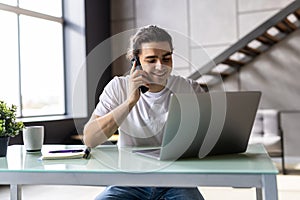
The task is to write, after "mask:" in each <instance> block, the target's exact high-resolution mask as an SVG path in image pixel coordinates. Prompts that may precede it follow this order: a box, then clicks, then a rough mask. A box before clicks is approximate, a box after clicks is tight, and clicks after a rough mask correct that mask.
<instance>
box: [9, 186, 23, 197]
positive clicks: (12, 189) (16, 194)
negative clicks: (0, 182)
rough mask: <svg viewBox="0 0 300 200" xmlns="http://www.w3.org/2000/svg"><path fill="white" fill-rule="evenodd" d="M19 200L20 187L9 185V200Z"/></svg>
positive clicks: (20, 194) (20, 195)
mask: <svg viewBox="0 0 300 200" xmlns="http://www.w3.org/2000/svg"><path fill="white" fill-rule="evenodd" d="M21 199H22V186H21V185H10V200H21Z"/></svg>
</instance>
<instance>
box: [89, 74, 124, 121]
mask: <svg viewBox="0 0 300 200" xmlns="http://www.w3.org/2000/svg"><path fill="white" fill-rule="evenodd" d="M126 92H127V81H126V79H124V78H120V77H114V78H113V79H112V80H111V81H110V82H109V83H108V84H107V85H106V86H105V88H104V90H103V92H102V93H101V95H100V97H99V102H98V104H97V106H96V109H95V111H94V113H95V114H96V115H98V116H103V115H105V114H107V113H109V112H110V111H112V110H113V109H115V108H116V107H117V106H119V105H120V104H121V103H122V102H123V101H125V99H126Z"/></svg>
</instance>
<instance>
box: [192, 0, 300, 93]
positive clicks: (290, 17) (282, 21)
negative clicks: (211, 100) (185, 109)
mask: <svg viewBox="0 0 300 200" xmlns="http://www.w3.org/2000/svg"><path fill="white" fill-rule="evenodd" d="M299 28H300V0H296V1H294V2H293V3H291V4H290V5H288V6H287V7H286V8H284V9H282V10H281V11H280V12H278V13H277V14H276V15H274V16H273V17H271V18H270V19H269V20H267V21H265V22H264V23H263V24H261V25H260V26H258V27H257V28H256V29H255V30H253V31H252V32H250V33H249V34H247V35H246V36H244V37H243V38H241V39H240V40H239V41H238V42H237V43H235V44H234V45H232V46H231V47H229V48H228V49H227V50H225V51H224V52H222V53H221V54H220V55H218V56H217V57H215V58H214V59H213V60H212V61H211V62H209V63H207V64H205V65H204V66H202V67H201V68H199V69H198V70H197V71H195V72H194V73H192V74H191V75H190V76H189V77H188V78H190V79H194V80H197V81H198V82H199V83H200V84H201V85H202V86H203V87H205V88H209V87H211V86H213V85H216V84H218V83H220V82H221V81H224V80H225V79H226V78H227V77H228V76H230V75H232V74H234V73H236V72H238V71H239V70H240V68H242V67H243V66H245V65H247V64H248V63H250V62H252V61H253V60H254V59H255V58H256V57H257V56H259V55H260V54H262V53H264V52H265V51H267V50H268V49H270V48H271V47H272V46H273V45H275V44H277V43H278V42H280V41H281V40H283V39H284V38H285V37H286V36H288V35H289V34H291V33H292V32H294V31H295V30H297V29H299Z"/></svg>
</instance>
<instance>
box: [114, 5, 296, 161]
mask: <svg viewBox="0 0 300 200" xmlns="http://www.w3.org/2000/svg"><path fill="white" fill-rule="evenodd" d="M292 2H293V1H292V0H251V1H247V0H164V1H162V0H112V1H111V25H112V26H111V32H112V34H117V33H120V32H122V31H125V30H129V29H133V28H136V27H141V26H144V25H148V24H156V25H159V26H162V27H164V28H166V29H168V30H175V31H178V32H180V33H181V34H182V35H184V36H186V37H187V38H189V40H188V41H187V42H186V44H180V45H182V46H185V47H184V48H185V50H186V54H185V55H184V56H186V60H187V62H182V61H181V60H180V59H178V58H175V61H174V70H175V71H176V72H177V73H180V74H181V75H183V76H188V75H190V74H191V72H192V71H193V67H192V66H191V64H190V63H199V62H201V61H197V59H198V60H199V59H202V57H201V55H202V53H203V49H204V50H205V51H206V52H207V54H208V56H209V57H210V58H214V57H215V56H216V55H218V54H219V53H221V52H222V51H223V50H225V49H226V48H228V47H229V46H231V45H232V44H234V43H235V42H236V41H238V40H239V39H240V38H241V37H243V36H244V35H246V34H247V33H249V32H250V31H251V30H253V29H254V28H256V27H257V26H258V25H260V24H261V23H263V22H264V21H265V20H267V19H268V18H270V17H271V16H273V15H274V14H276V13H277V12H278V11H279V10H280V9H282V8H284V7H286V6H287V5H289V4H290V3H292ZM191 41H192V42H191ZM125 44H127V43H125V42H124V43H122V44H118V45H117V46H113V47H112V48H120V46H119V45H125ZM299 44H300V31H299V30H298V31H296V32H294V33H293V34H292V35H290V36H288V37H287V38H285V39H284V40H283V41H282V42H280V43H279V44H276V45H275V46H273V47H272V48H271V49H270V50H269V51H268V52H267V53H265V54H262V55H260V56H259V57H258V58H256V59H255V60H254V61H253V62H251V63H250V64H248V65H247V66H245V67H244V68H243V69H242V70H241V71H240V73H239V74H235V75H233V76H231V77H230V78H229V79H226V82H225V83H224V85H225V89H226V90H239V89H241V90H261V91H262V92H263V96H262V100H261V104H260V108H263V109H278V110H285V111H288V112H285V114H284V115H283V116H282V118H283V119H284V120H282V122H281V123H282V127H283V128H284V129H285V130H284V134H285V137H286V139H287V140H285V141H284V142H285V146H286V147H285V148H286V149H287V153H289V154H291V155H292V156H295V155H294V154H292V153H291V150H290V149H291V148H289V147H293V146H299V144H298V142H297V141H300V138H299V136H298V135H299V134H298V132H299V129H297V128H295V127H298V126H296V124H297V122H299V121H300V114H298V115H294V114H289V111H290V110H300V84H299V83H300V80H299V77H300V56H299V55H300V45H299ZM175 51H176V43H175ZM188 61H190V62H188ZM128 65H129V63H128V61H126V60H125V58H124V56H121V57H120V58H119V59H117V60H116V62H114V63H113V74H114V75H122V74H124V73H125V72H127V71H128ZM124 66H125V67H124ZM196 67H198V66H196ZM295 116H297V117H298V118H297V119H295V118H294V117H295ZM295 137H296V139H295ZM291 138H292V139H291ZM288 149H289V150H288ZM297 155H298V153H297ZM298 156H299V155H298Z"/></svg>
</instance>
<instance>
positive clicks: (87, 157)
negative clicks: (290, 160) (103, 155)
mask: <svg viewBox="0 0 300 200" xmlns="http://www.w3.org/2000/svg"><path fill="white" fill-rule="evenodd" d="M90 157H91V148H89V147H87V148H86V149H85V150H84V155H83V158H85V159H89V158H90Z"/></svg>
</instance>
